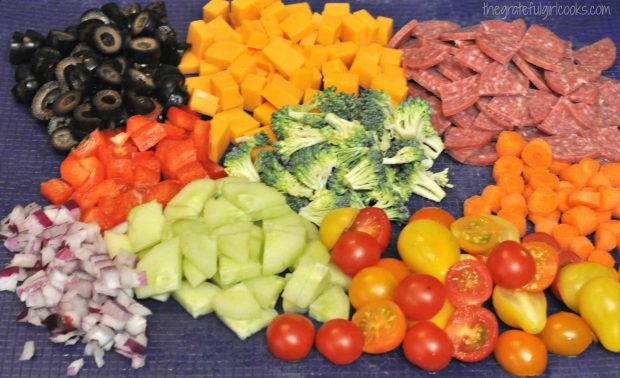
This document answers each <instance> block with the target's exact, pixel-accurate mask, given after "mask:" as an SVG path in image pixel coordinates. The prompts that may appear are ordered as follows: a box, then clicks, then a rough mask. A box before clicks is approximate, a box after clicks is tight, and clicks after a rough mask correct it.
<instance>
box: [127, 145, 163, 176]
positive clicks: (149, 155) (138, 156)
mask: <svg viewBox="0 0 620 378" xmlns="http://www.w3.org/2000/svg"><path fill="white" fill-rule="evenodd" d="M131 162H132V164H133V166H134V167H137V166H143V167H146V168H149V169H151V170H153V171H155V172H157V173H158V174H159V173H160V172H161V162H160V161H159V160H158V159H157V157H156V156H155V153H154V152H153V151H142V152H134V154H133V155H132V156H131Z"/></svg>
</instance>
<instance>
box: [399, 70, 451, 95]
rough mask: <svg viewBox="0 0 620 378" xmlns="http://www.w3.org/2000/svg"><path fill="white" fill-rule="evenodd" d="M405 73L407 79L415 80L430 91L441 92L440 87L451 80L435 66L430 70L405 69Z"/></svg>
mask: <svg viewBox="0 0 620 378" xmlns="http://www.w3.org/2000/svg"><path fill="white" fill-rule="evenodd" d="M405 75H406V76H407V79H410V80H414V81H415V82H416V83H418V84H420V85H421V86H422V87H424V88H425V89H427V90H428V91H430V92H432V93H434V94H439V92H438V88H439V87H440V86H441V85H443V84H448V83H450V80H448V79H446V78H445V77H444V76H443V75H441V74H440V73H439V72H437V70H435V69H434V68H430V69H428V70H411V69H405Z"/></svg>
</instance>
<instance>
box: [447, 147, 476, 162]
mask: <svg viewBox="0 0 620 378" xmlns="http://www.w3.org/2000/svg"><path fill="white" fill-rule="evenodd" d="M446 151H447V152H448V155H450V156H451V157H452V159H454V160H456V161H458V162H459V163H462V164H465V163H466V162H467V159H469V158H470V157H471V156H472V155H473V154H475V153H476V151H478V148H458V149H452V150H446Z"/></svg>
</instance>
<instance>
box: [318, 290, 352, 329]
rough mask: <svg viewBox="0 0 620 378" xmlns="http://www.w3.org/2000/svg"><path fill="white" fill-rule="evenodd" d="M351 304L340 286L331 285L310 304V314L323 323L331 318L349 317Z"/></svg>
mask: <svg viewBox="0 0 620 378" xmlns="http://www.w3.org/2000/svg"><path fill="white" fill-rule="evenodd" d="M350 307H351V304H350V303H349V297H348V296H347V294H346V293H345V292H344V290H343V289H342V287H340V286H338V285H332V286H330V287H328V288H327V289H326V290H325V291H323V293H321V295H319V297H318V298H317V299H316V300H315V301H314V302H312V303H311V304H310V308H309V310H310V311H309V313H310V316H311V317H312V318H313V319H315V320H318V321H319V322H322V323H325V322H327V321H329V320H332V319H347V320H348V319H349V310H350Z"/></svg>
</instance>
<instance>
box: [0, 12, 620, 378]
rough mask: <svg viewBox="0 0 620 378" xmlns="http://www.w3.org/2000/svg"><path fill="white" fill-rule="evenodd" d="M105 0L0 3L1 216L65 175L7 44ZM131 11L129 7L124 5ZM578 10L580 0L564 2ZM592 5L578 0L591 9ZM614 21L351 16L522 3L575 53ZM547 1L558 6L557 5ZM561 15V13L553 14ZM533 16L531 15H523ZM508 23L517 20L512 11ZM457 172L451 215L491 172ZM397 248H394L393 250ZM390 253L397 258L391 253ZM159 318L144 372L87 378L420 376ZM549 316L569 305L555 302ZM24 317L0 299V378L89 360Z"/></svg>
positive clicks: (573, 364) (580, 362)
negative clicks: (295, 358)
mask: <svg viewBox="0 0 620 378" xmlns="http://www.w3.org/2000/svg"><path fill="white" fill-rule="evenodd" d="M203 2H204V0H203V1H199V0H178V1H174V0H170V1H168V3H167V5H168V13H169V17H170V23H171V24H172V26H173V27H175V28H177V30H178V31H179V33H180V34H181V35H182V36H184V35H185V32H186V28H187V25H188V23H189V21H190V20H194V19H198V18H200V17H201V6H202V5H203ZM103 3H104V1H103V0H101V1H93V0H87V1H77V0H63V1H59V0H48V1H44V0H0V10H1V11H0V215H1V216H4V215H5V214H7V213H8V212H9V211H10V209H12V207H13V206H14V205H16V204H18V203H21V204H25V203H28V202H30V201H39V202H41V201H43V199H42V198H41V197H40V195H39V194H38V189H39V183H40V182H41V181H43V180H46V179H49V178H52V177H56V176H58V166H59V163H60V161H61V159H62V156H61V155H59V154H57V153H55V152H54V151H53V150H52V148H51V146H50V145H49V142H48V137H47V135H46V128H45V127H44V126H43V125H40V124H37V123H36V122H35V121H34V120H33V119H32V117H31V116H30V114H29V109H26V108H25V107H23V106H20V105H18V104H16V103H15V102H14V101H13V99H12V98H11V96H10V89H11V86H12V85H13V67H11V66H10V65H9V63H8V44H9V41H10V36H11V33H12V32H13V31H14V30H20V31H23V30H24V29H26V28H34V29H37V30H39V31H42V32H45V33H46V32H47V30H49V29H50V28H59V29H64V27H66V26H67V25H68V23H69V22H71V23H73V22H76V21H77V19H78V17H79V15H80V14H81V13H82V12H83V11H84V10H85V9H87V8H90V7H97V6H99V5H102V4H103ZM122 3H124V4H127V3H128V1H122ZM311 3H312V5H313V9H315V10H321V9H322V5H321V3H322V2H319V1H311ZM558 3H560V4H568V5H574V4H576V3H575V2H573V1H570V2H565V1H559V2H558ZM585 3H586V1H581V2H577V4H580V5H584V4H585ZM589 3H590V4H595V5H596V4H603V5H606V6H608V7H610V10H611V15H607V16H577V15H575V16H551V17H548V18H546V19H544V17H543V16H542V15H536V14H532V12H534V11H535V9H534V8H530V7H529V6H530V4H532V5H533V6H537V5H538V4H539V3H538V2H533V3H529V2H523V3H519V2H517V1H512V2H506V1H489V2H484V1H481V0H475V1H464V0H460V1H448V0H420V1H418V0H415V1H414V0H409V1H404V0H386V1H373V0H358V1H354V2H352V7H353V8H354V9H359V8H362V7H363V8H366V9H368V10H369V11H370V12H371V13H372V14H373V15H375V16H376V15H385V16H389V17H394V19H395V24H396V26H397V27H400V26H402V25H403V24H404V23H405V22H406V21H408V20H409V19H411V18H417V19H418V20H424V19H433V18H441V19H449V20H452V21H456V22H459V23H461V24H462V25H467V24H470V23H476V22H479V21H480V20H482V19H488V18H497V17H498V16H495V15H492V14H489V13H486V14H485V4H486V5H487V8H486V9H487V10H489V8H488V6H489V5H498V4H499V5H512V6H515V5H519V4H522V5H524V6H527V7H526V8H520V10H519V9H517V8H511V11H520V12H521V16H524V18H525V19H526V20H527V22H528V24H530V23H532V22H536V23H540V24H543V25H545V26H547V27H549V28H551V29H552V30H553V31H555V32H556V33H558V34H559V35H560V36H561V37H562V38H564V39H569V40H571V41H572V42H573V44H574V46H575V47H576V48H578V47H581V46H582V45H584V44H588V43H591V42H594V41H596V40H598V39H600V38H603V37H605V36H611V37H612V38H613V39H614V41H616V43H620V27H619V26H618V25H619V24H620V17H619V16H618V15H619V14H620V3H617V2H612V1H607V2H604V3H598V2H592V1H591V2H589ZM542 4H546V5H556V4H557V3H556V2H555V1H543V2H542ZM556 9H557V8H556ZM526 11H527V12H529V13H530V14H529V15H526V14H524V13H523V12H526ZM509 18H515V15H514V13H511V15H510V16H509ZM607 75H610V76H613V77H615V78H618V79H620V65H619V64H616V65H615V66H614V67H613V68H612V69H611V70H610V71H608V72H607ZM444 166H449V167H450V168H451V174H450V176H451V178H452V182H453V183H454V184H455V188H454V189H451V190H449V191H448V197H447V198H446V199H445V200H444V202H443V203H442V204H441V206H442V207H444V208H446V209H448V210H449V211H451V212H452V213H453V214H454V215H457V216H458V215H460V214H461V212H462V207H461V204H462V202H463V200H464V199H465V198H467V197H468V196H470V195H472V194H474V193H477V192H479V191H480V190H481V189H482V188H483V187H484V186H485V185H486V184H487V183H489V182H490V180H491V176H490V170H489V169H485V168H476V167H469V166H462V165H458V164H455V163H454V162H453V161H452V160H451V159H450V158H448V157H445V156H442V157H441V159H440V160H439V162H438V164H437V167H438V168H442V167H444ZM430 204H431V203H430V202H427V201H423V200H421V199H419V198H415V199H413V200H412V202H411V206H412V208H419V207H422V206H426V205H430ZM392 245H394V243H393V244H392ZM0 249H1V250H0V263H2V264H5V263H6V262H8V261H9V258H10V255H9V254H8V253H7V252H6V250H5V249H4V248H0ZM389 253H391V254H394V253H395V251H394V250H392V251H390V252H389ZM146 304H147V305H148V306H149V307H150V308H151V309H152V310H153V312H154V315H153V316H152V317H151V318H149V330H148V336H149V346H148V349H147V353H148V356H147V364H146V367H144V368H142V369H140V370H131V369H130V368H129V361H128V360H127V359H125V358H123V357H121V356H119V355H117V354H115V353H108V354H106V365H105V366H104V367H103V368H101V369H97V368H96V366H95V364H94V363H93V361H92V359H89V358H87V359H86V364H85V366H84V368H83V369H82V371H81V373H80V376H82V377H150V378H155V377H179V378H181V377H204V376H278V377H280V376H319V375H320V376H330V377H331V376H403V375H422V374H424V373H423V372H422V371H421V370H419V369H417V368H415V367H413V366H412V365H410V364H409V363H407V361H406V360H405V359H404V357H403V354H402V351H401V350H397V351H394V352H391V353H388V354H384V355H378V356H371V355H365V356H363V357H362V358H360V359H359V360H358V361H357V362H356V363H354V364H353V365H350V366H345V367H336V366H334V365H331V364H330V363H328V362H327V361H326V360H325V359H323V358H322V357H321V356H320V355H319V354H318V352H316V351H315V350H314V351H312V352H311V354H310V356H309V357H308V358H307V359H306V360H304V361H301V362H298V363H282V362H280V361H278V360H276V359H274V358H272V357H271V355H270V354H269V352H268V351H267V348H266V346H265V342H264V337H265V333H264V331H263V332H260V333H258V334H257V335H255V336H253V337H251V338H250V339H249V340H246V341H245V342H241V341H239V340H238V339H237V338H236V337H235V336H234V335H233V333H232V332H230V331H229V330H228V329H226V328H225V327H224V326H223V325H222V324H221V323H220V322H219V321H218V320H217V319H216V318H215V316H213V315H209V316H206V317H203V318H202V319H199V320H192V318H191V317H190V316H189V315H188V314H187V313H185V312H184V311H183V310H182V308H181V307H180V306H179V305H177V304H176V303H175V302H174V301H173V300H171V301H169V302H168V303H165V304H161V303H156V302H153V301H147V302H146ZM549 307H550V311H551V312H555V311H556V310H558V309H559V308H562V307H563V306H562V305H560V304H559V303H558V302H557V301H555V300H553V299H552V300H550V303H549ZM21 310H22V307H21V304H20V303H19V301H18V300H17V298H16V297H15V295H14V294H12V293H2V294H0V340H1V341H0V360H1V363H0V377H32V378H35V377H37V378H38V377H62V376H65V371H66V370H65V369H66V367H67V365H68V363H69V362H71V361H72V360H73V359H76V358H79V357H81V356H82V350H83V346H82V345H78V346H70V347H64V346H61V345H56V344H52V343H51V342H49V341H48V340H47V332H46V331H45V330H44V329H42V328H35V327H33V326H29V325H25V324H20V323H16V322H15V321H14V318H15V315H16V314H18V313H19V312H20V311H21ZM26 340H34V341H35V343H36V349H37V351H36V355H35V357H34V358H33V360H32V361H29V362H18V361H17V359H18V357H19V355H20V353H21V350H22V346H23V343H24V342H25V341H26ZM619 362H620V360H619V356H618V355H617V354H612V353H609V352H606V351H605V350H604V349H603V348H601V347H600V346H598V345H594V346H591V347H590V348H589V349H588V350H587V351H586V352H585V353H584V354H583V355H582V356H581V357H579V358H560V357H557V356H553V355H550V356H549V365H548V368H547V371H546V373H547V375H548V376H558V377H559V376H562V377H568V376H573V377H584V376H591V377H595V376H596V377H600V376H609V377H611V376H616V377H618V376H620V370H618V367H619V364H618V363H619ZM498 375H505V373H504V372H503V370H502V369H501V368H500V367H499V366H498V365H497V363H496V362H495V360H494V359H493V358H492V357H490V358H487V359H486V360H485V361H483V362H481V363H476V364H464V363H458V362H456V361H453V362H452V363H451V364H450V366H449V367H448V368H447V369H446V370H444V371H442V372H441V373H439V374H437V376H455V377H456V376H459V377H469V376H472V377H473V376H476V377H483V376H485V377H486V376H488V377H492V376H493V377H494V376H498Z"/></svg>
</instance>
